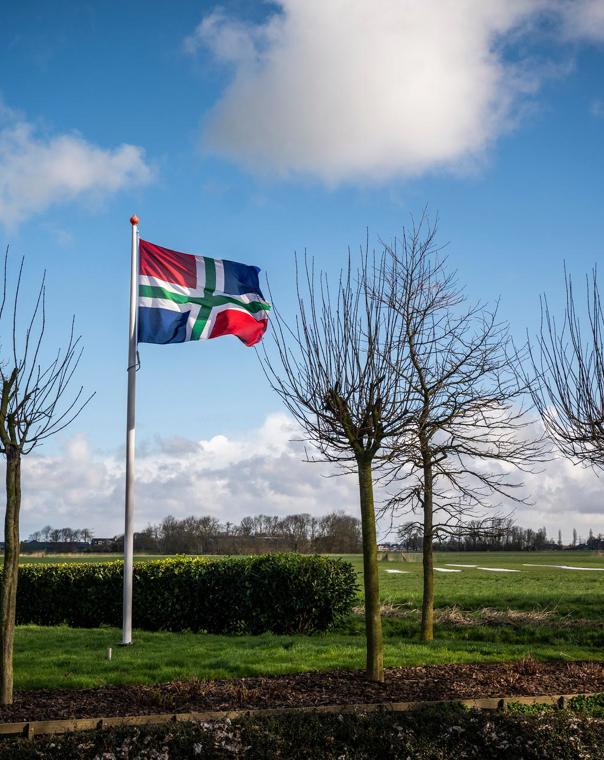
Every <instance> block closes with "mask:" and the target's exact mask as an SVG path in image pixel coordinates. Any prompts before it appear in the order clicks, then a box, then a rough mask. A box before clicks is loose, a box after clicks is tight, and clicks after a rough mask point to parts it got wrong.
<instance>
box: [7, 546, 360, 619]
mask: <svg viewBox="0 0 604 760" xmlns="http://www.w3.org/2000/svg"><path fill="white" fill-rule="evenodd" d="M122 577H123V562H121V561H119V562H99V563H82V564H80V563H77V564H76V563H73V564H72V563H66V564H48V565H46V564H39V565H38V564H36V565H22V566H21V567H20V568H19V585H18V591H17V623H18V624H26V623H33V624H36V625H60V624H62V623H67V625H70V626H73V627H83V628H96V627H98V626H100V625H110V626H121V623H122ZM356 591H357V585H356V574H355V572H354V569H353V567H352V565H351V564H350V563H348V562H343V561H342V560H337V559H331V558H327V557H320V556H303V555H299V554H267V555H259V556H254V557H237V558H235V557H233V558H221V559H214V558H198V557H195V558H176V559H167V560H154V561H150V562H140V563H137V564H135V566H134V592H133V625H134V627H136V628H142V629H144V630H148V631H159V630H164V631H184V630H191V631H196V632H197V631H206V632H208V633H253V634H259V633H264V632H268V631H271V632H273V633H285V634H290V633H312V632H315V631H326V630H328V629H330V628H331V627H333V626H334V625H335V624H336V623H337V622H338V621H339V620H340V619H341V618H342V617H343V616H344V615H346V614H348V613H349V612H350V609H351V607H352V603H353V600H354V598H355V596H356Z"/></svg>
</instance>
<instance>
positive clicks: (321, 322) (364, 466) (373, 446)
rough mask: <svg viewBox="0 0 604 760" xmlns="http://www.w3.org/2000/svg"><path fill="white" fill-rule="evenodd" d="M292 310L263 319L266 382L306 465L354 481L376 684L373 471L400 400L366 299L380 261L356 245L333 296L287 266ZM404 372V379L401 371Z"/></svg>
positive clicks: (309, 268) (385, 327)
mask: <svg viewBox="0 0 604 760" xmlns="http://www.w3.org/2000/svg"><path fill="white" fill-rule="evenodd" d="M296 283H297V314H296V318H295V321H294V322H288V321H287V320H286V319H285V317H284V316H283V315H282V314H281V312H280V311H279V310H278V309H275V310H274V312H273V314H274V318H273V336H274V344H275V348H276V350H275V351H274V352H271V353H269V351H268V349H266V348H265V349H264V366H265V370H266V374H267V377H268V379H269V381H270V383H271V385H272V387H273V388H274V389H275V391H276V392H277V393H278V394H279V396H280V397H281V399H282V400H283V403H284V404H285V406H286V408H287V409H288V410H289V412H290V413H291V414H292V415H293V417H294V418H295V419H296V420H297V421H298V423H299V424H300V426H301V428H302V430H303V431H304V437H305V440H306V441H307V442H309V443H310V444H311V447H309V448H308V449H307V459H308V460H309V461H327V462H335V463H336V464H337V465H338V467H339V468H340V471H341V472H348V473H350V472H354V473H355V474H356V476H357V478H358V485H359V502H360V510H361V526H362V544H363V571H364V572H363V575H364V589H365V627H366V636H367V677H368V679H370V680H372V681H383V679H384V662H383V644H382V626H381V617H380V598H379V582H378V566H377V544H376V526H375V505H374V469H375V467H376V465H377V464H378V463H381V459H382V455H383V452H384V444H385V443H386V442H387V441H388V440H389V439H392V440H394V439H396V438H400V436H401V433H402V429H403V427H404V425H405V421H406V419H407V399H406V397H405V391H404V388H403V385H402V384H401V382H400V376H401V373H402V368H401V367H400V366H399V365H400V356H399V341H398V337H397V335H396V323H395V321H394V320H393V319H392V315H393V313H392V312H391V311H390V309H388V308H387V307H386V305H384V304H383V303H382V302H381V301H379V300H378V299H375V298H374V297H373V293H374V292H376V291H379V290H380V289H381V287H382V286H383V284H384V268H383V260H382V259H381V258H378V260H375V259H374V257H372V256H370V255H369V253H368V250H367V249H365V251H364V252H362V255H361V261H360V264H359V267H358V269H354V268H353V266H352V264H351V259H350V255H349V258H348V266H347V268H346V269H345V270H344V271H343V272H341V273H340V278H339V280H338V282H337V285H336V286H335V288H333V290H331V289H330V286H329V282H328V277H327V275H326V274H325V273H324V272H319V273H316V272H315V270H314V265H313V263H312V262H310V261H309V260H308V259H306V258H305V260H304V266H303V267H302V268H301V269H300V268H299V267H298V264H296ZM403 374H404V373H403Z"/></svg>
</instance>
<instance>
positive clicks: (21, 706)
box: [0, 659, 604, 722]
mask: <svg viewBox="0 0 604 760" xmlns="http://www.w3.org/2000/svg"><path fill="white" fill-rule="evenodd" d="M598 692H604V663H597V662H536V661H534V660H531V659H525V660H520V661H517V662H509V663H480V664H453V665H428V666H421V667H406V668H388V669H387V670H386V679H385V683H383V684H376V683H370V682H368V681H366V680H365V678H364V676H363V673H362V672H361V671H355V670H335V671H321V672H309V673H299V674H293V675H287V676H271V677H254V678H237V679H230V680H219V681H218V680H217V681H204V680H197V679H192V680H187V681H174V682H170V683H165V684H156V685H138V686H136V685H130V686H105V687H102V688H97V689H41V690H37V691H26V692H17V693H16V695H15V702H14V704H13V705H8V706H3V707H0V722H16V721H30V720H59V719H63V718H94V717H109V716H122V715H144V714H152V713H162V712H193V711H209V710H241V709H259V708H271V707H302V706H309V707H311V706H317V705H338V704H364V703H365V704H369V703H379V702H407V701H431V700H454V699H472V698H481V697H504V696H505V697H508V696H530V695H543V694H575V693H598Z"/></svg>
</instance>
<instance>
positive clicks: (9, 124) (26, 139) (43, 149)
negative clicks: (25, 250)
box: [0, 104, 153, 227]
mask: <svg viewBox="0 0 604 760" xmlns="http://www.w3.org/2000/svg"><path fill="white" fill-rule="evenodd" d="M152 176H153V172H152V169H151V167H150V166H149V164H148V163H147V162H146V161H145V155H144V151H143V149H142V148H140V147H138V146H136V145H127V144H123V145H119V146H117V147H114V148H102V147H100V146H98V145H94V144H93V143H91V142H88V141H87V140H85V139H84V138H83V137H82V136H81V135H79V134H78V133H76V132H73V133H59V134H54V135H50V136H46V135H42V134H39V133H38V131H37V130H36V128H35V126H34V125H33V124H31V123H30V122H28V121H27V120H26V119H24V118H23V117H22V116H20V115H19V114H17V113H16V112H15V111H12V110H11V109H8V108H6V107H2V106H1V104H0V223H2V224H4V225H5V226H7V227H14V226H16V225H18V224H19V223H20V222H23V221H24V220H25V219H27V218H28V217H30V216H32V215H34V214H37V213H39V212H42V211H45V210H46V209H47V208H49V207H50V206H51V205H54V204H57V203H63V202H65V201H71V200H74V199H76V198H81V197H88V198H91V197H92V198H94V199H99V198H105V197H107V196H109V195H111V194H113V193H115V192H117V191H119V190H121V189H122V188H124V187H126V186H128V187H131V186H133V185H142V184H145V183H147V182H149V181H150V180H151V178H152Z"/></svg>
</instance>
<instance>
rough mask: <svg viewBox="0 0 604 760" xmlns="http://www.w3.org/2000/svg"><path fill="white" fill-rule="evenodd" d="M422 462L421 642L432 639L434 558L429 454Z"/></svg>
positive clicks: (425, 455) (425, 454)
mask: <svg viewBox="0 0 604 760" xmlns="http://www.w3.org/2000/svg"><path fill="white" fill-rule="evenodd" d="M422 457H423V460H424V542H423V563H424V596H423V599H422V627H421V639H422V641H432V639H433V638H434V627H433V626H434V556H433V553H432V543H433V542H432V538H433V537H432V531H433V528H432V518H433V511H432V510H433V503H432V462H431V460H430V454H429V453H424V454H423V455H422Z"/></svg>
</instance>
